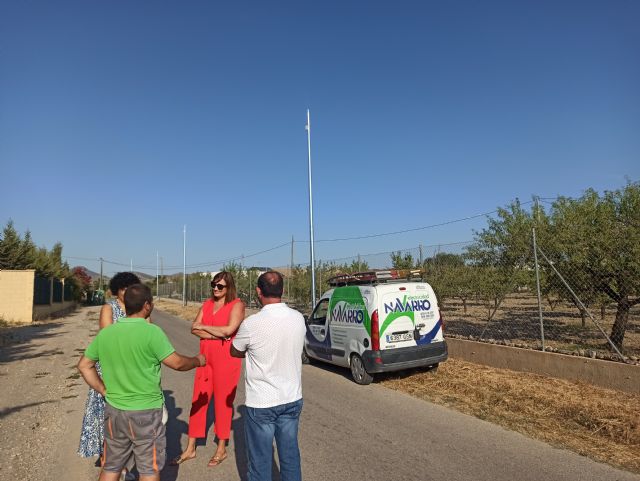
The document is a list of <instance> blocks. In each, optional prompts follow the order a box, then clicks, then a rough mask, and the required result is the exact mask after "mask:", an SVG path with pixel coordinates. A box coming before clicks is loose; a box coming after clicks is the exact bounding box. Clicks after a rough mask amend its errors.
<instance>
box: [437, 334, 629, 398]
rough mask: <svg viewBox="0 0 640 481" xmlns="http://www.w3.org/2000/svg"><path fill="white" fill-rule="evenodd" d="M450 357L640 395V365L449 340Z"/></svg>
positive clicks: (461, 340)
mask: <svg viewBox="0 0 640 481" xmlns="http://www.w3.org/2000/svg"><path fill="white" fill-rule="evenodd" d="M447 345H448V347H449V355H450V356H451V357H455V358H459V359H464V360H465V361H470V362H474V363H477V364H484V365H486V366H491V367H497V368H503V369H511V370H513V371H523V372H531V373H534V374H541V375H543V376H551V377H557V378H560V379H567V380H569V381H583V382H586V383H590V384H594V385H596V386H600V387H604V388H608V389H617V390H620V391H626V392H630V393H634V394H637V393H640V366H637V365H630V364H623V363H620V362H613V361H602V360H600V359H590V358H586V357H579V356H567V355H564V354H556V353H551V352H542V351H532V350H529V349H519V348H516V347H508V346H501V345H497V344H489V343H485V342H475V341H466V340H463V339H453V338H447Z"/></svg>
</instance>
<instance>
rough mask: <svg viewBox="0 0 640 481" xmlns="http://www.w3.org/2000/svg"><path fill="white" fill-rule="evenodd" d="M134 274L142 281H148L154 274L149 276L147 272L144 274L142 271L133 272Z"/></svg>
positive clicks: (153, 277)
mask: <svg viewBox="0 0 640 481" xmlns="http://www.w3.org/2000/svg"><path fill="white" fill-rule="evenodd" d="M134 274H135V275H136V276H138V277H139V278H140V280H141V281H142V282H145V281H150V280H151V279H155V278H156V276H151V275H149V274H145V273H144V272H135V271H134Z"/></svg>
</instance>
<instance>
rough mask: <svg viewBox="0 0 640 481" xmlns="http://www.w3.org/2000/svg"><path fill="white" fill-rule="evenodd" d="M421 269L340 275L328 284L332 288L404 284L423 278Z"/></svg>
mask: <svg viewBox="0 0 640 481" xmlns="http://www.w3.org/2000/svg"><path fill="white" fill-rule="evenodd" d="M422 274H423V271H422V270H421V269H387V270H375V271H365V272H354V273H353V274H338V275H337V276H334V277H332V278H330V279H329V280H328V281H327V282H328V284H329V285H330V286H332V287H342V286H357V285H363V284H381V283H386V282H403V281H411V280H414V281H415V280H418V279H421V278H422Z"/></svg>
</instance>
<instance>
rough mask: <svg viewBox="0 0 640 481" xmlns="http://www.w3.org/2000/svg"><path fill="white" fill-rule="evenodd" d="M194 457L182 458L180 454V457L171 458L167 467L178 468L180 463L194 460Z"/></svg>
mask: <svg viewBox="0 0 640 481" xmlns="http://www.w3.org/2000/svg"><path fill="white" fill-rule="evenodd" d="M194 458H195V456H192V457H190V458H183V457H182V454H181V455H180V456H176V457H175V458H173V459H172V460H171V461H170V462H169V466H178V465H180V464H182V463H184V462H185V461H190V460H192V459H194Z"/></svg>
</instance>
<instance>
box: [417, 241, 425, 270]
mask: <svg viewBox="0 0 640 481" xmlns="http://www.w3.org/2000/svg"><path fill="white" fill-rule="evenodd" d="M418 249H419V250H420V269H422V264H423V263H424V258H423V256H422V244H420V245H419V246H418Z"/></svg>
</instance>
